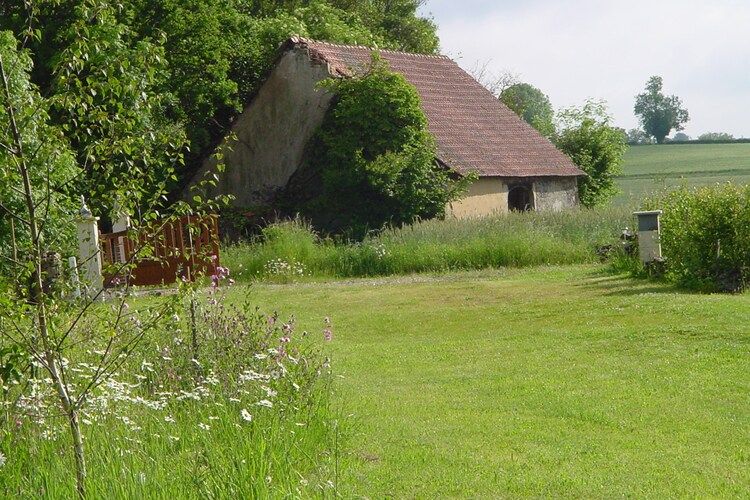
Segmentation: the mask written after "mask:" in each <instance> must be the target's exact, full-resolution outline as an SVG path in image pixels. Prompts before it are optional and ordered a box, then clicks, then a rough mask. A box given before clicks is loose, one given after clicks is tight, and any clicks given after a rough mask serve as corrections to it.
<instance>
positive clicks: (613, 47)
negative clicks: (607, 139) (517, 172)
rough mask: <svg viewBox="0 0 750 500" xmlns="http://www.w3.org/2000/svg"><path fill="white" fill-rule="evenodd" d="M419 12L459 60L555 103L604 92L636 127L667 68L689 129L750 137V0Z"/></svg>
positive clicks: (492, 4)
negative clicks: (639, 104) (639, 97)
mask: <svg viewBox="0 0 750 500" xmlns="http://www.w3.org/2000/svg"><path fill="white" fill-rule="evenodd" d="M422 12H423V14H426V15H428V14H429V15H432V17H434V19H435V21H436V22H437V24H438V27H439V34H440V39H441V49H442V52H443V53H444V54H446V55H449V56H451V57H452V58H453V59H454V60H456V61H457V62H458V63H459V64H460V65H461V66H462V67H464V68H465V69H467V70H471V69H472V68H475V67H476V66H477V65H480V66H482V65H485V64H486V65H487V69H488V71H489V72H493V73H501V72H505V71H507V72H511V73H513V74H516V75H518V76H519V77H520V79H521V80H522V81H526V82H529V83H531V84H533V85H536V86H537V87H539V88H540V89H542V90H543V91H544V92H545V93H546V94H548V95H549V97H550V100H551V101H552V104H553V105H554V106H555V108H560V107H567V106H571V105H580V104H582V103H583V101H584V100H585V99H586V98H589V97H591V98H596V99H604V100H606V101H607V103H608V104H609V108H610V112H611V113H612V115H613V116H614V118H615V122H616V123H617V124H618V125H619V126H622V127H625V128H628V129H630V128H632V127H635V126H637V119H636V118H635V116H633V101H634V96H635V95H636V94H637V93H639V92H640V91H641V89H642V88H643V87H644V85H645V83H646V80H648V78H649V77H650V76H651V75H661V76H662V77H663V78H664V85H665V91H666V92H668V93H672V94H676V95H678V96H679V97H680V98H682V101H683V104H684V105H685V107H687V109H688V111H689V112H690V116H691V120H690V122H689V123H688V124H687V126H686V130H685V132H686V133H688V134H689V135H691V136H697V135H699V134H701V133H703V132H707V131H712V132H729V133H731V134H733V135H735V136H736V137H741V136H744V137H750V1H748V0H629V1H619V0H618V1H612V0H525V1H521V0H458V1H456V0H427V1H426V3H425V5H424V6H423V8H422Z"/></svg>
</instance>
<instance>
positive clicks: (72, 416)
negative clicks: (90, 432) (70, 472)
mask: <svg viewBox="0 0 750 500" xmlns="http://www.w3.org/2000/svg"><path fill="white" fill-rule="evenodd" d="M68 423H69V424H70V434H71V436H73V452H74V454H75V459H76V491H77V492H78V497H79V498H85V497H86V457H85V456H84V454H83V435H82V434H81V421H80V419H79V417H78V410H76V409H75V408H72V407H71V408H70V409H69V411H68Z"/></svg>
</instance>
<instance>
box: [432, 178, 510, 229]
mask: <svg viewBox="0 0 750 500" xmlns="http://www.w3.org/2000/svg"><path fill="white" fill-rule="evenodd" d="M507 211H508V185H507V184H506V183H505V180H504V179H503V178H501V177H481V178H479V179H478V180H477V181H476V182H474V183H473V184H472V185H471V186H469V190H468V192H467V193H466V196H464V197H463V198H462V199H460V200H458V201H454V202H453V203H451V205H450V206H449V207H448V210H447V213H448V214H449V215H451V216H453V217H456V218H458V219H468V218H471V217H482V216H485V215H491V214H493V213H504V212H507Z"/></svg>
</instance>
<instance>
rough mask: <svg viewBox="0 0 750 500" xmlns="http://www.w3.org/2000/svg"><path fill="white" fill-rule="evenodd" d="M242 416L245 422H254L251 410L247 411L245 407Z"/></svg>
mask: <svg viewBox="0 0 750 500" xmlns="http://www.w3.org/2000/svg"><path fill="white" fill-rule="evenodd" d="M240 416H241V417H242V420H244V421H245V422H252V421H253V416H252V415H250V412H249V411H247V410H246V409H244V408H243V409H242V411H241V412H240Z"/></svg>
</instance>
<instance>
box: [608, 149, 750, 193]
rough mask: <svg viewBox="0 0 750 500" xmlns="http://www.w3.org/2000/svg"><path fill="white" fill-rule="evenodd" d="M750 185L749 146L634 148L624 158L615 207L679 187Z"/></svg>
mask: <svg viewBox="0 0 750 500" xmlns="http://www.w3.org/2000/svg"><path fill="white" fill-rule="evenodd" d="M725 181H733V182H737V183H742V184H745V183H750V144H685V145H674V146H673V145H667V146H658V145H654V146H636V147H631V148H630V149H629V150H628V152H627V153H626V154H625V165H624V167H623V174H622V175H621V176H620V179H619V181H618V185H619V187H620V189H621V190H622V194H620V195H619V196H618V198H617V202H618V203H627V202H628V201H631V200H639V199H641V198H642V197H643V196H644V195H647V194H649V193H651V192H653V191H657V190H661V189H664V188H670V187H677V186H681V185H688V186H698V185H706V184H714V183H716V182H725Z"/></svg>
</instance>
